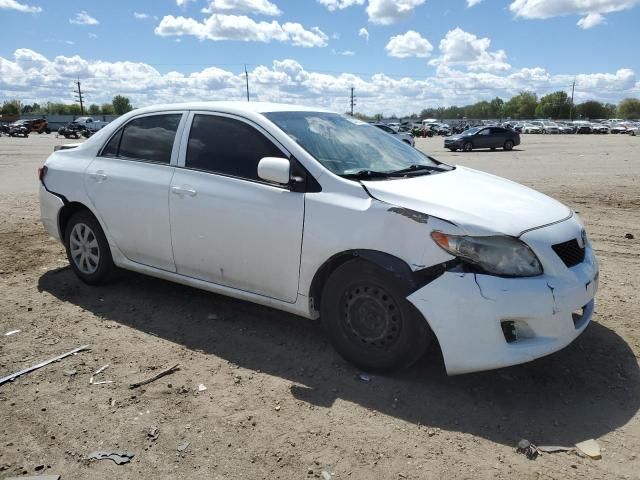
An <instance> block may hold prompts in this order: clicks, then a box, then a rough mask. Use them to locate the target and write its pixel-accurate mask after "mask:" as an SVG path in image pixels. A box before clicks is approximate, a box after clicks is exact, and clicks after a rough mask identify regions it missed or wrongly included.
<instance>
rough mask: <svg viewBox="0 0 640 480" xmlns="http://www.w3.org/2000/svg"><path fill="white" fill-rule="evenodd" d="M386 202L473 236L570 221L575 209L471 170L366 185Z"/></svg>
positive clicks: (522, 230) (516, 233)
mask: <svg viewBox="0 0 640 480" xmlns="http://www.w3.org/2000/svg"><path fill="white" fill-rule="evenodd" d="M362 183H363V185H364V186H365V188H366V189H367V191H368V192H369V194H370V195H371V196H372V197H374V198H376V199H378V200H381V201H383V202H385V203H389V204H392V205H395V206H399V207H403V208H407V209H411V210H415V211H418V212H421V213H424V214H427V215H432V216H435V217H438V218H441V219H443V220H447V221H449V222H453V223H455V224H456V225H458V226H459V227H461V228H463V229H464V230H465V231H466V233H468V234H472V235H485V234H494V233H502V234H505V235H511V236H515V237H517V236H519V235H520V234H521V233H522V232H524V231H525V230H530V229H534V228H538V227H541V226H544V225H548V224H550V223H554V222H558V221H561V220H564V219H566V218H568V217H570V216H571V215H572V212H571V210H570V209H569V208H568V207H567V206H565V205H563V204H561V203H560V202H558V201H557V200H554V199H553V198H551V197H548V196H546V195H544V194H542V193H540V192H537V191H535V190H532V189H530V188H528V187H525V186H523V185H520V184H518V183H515V182H512V181H510V180H506V179H504V178H500V177H496V176H494V175H491V174H488V173H484V172H480V171H477V170H473V169H471V168H467V167H460V166H458V167H456V168H455V170H452V171H450V172H446V173H439V174H433V175H422V176H417V177H409V178H404V179H397V180H382V181H374V180H372V181H363V182H362Z"/></svg>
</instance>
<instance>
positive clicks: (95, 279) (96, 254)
mask: <svg viewBox="0 0 640 480" xmlns="http://www.w3.org/2000/svg"><path fill="white" fill-rule="evenodd" d="M64 239H65V242H64V243H65V247H66V250H67V258H68V259H69V263H70V264H71V268H73V271H74V272H75V274H76V275H77V276H78V277H79V278H80V280H82V281H83V282H85V283H88V284H89V285H99V284H101V283H105V282H106V281H108V280H109V279H111V277H112V276H113V273H114V272H115V266H114V264H113V259H112V258H111V250H110V249H109V243H108V242H107V238H106V237H105V235H104V232H103V231H102V227H100V224H99V223H98V221H97V220H96V219H95V217H94V216H93V215H92V214H91V212H89V211H88V210H81V211H79V212H77V213H75V214H74V215H73V216H72V217H71V219H70V220H69V223H68V224H67V228H66V229H65V236H64Z"/></svg>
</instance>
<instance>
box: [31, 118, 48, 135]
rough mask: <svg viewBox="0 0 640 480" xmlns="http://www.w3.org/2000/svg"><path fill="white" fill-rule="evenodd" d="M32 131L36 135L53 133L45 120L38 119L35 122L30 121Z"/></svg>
mask: <svg viewBox="0 0 640 480" xmlns="http://www.w3.org/2000/svg"><path fill="white" fill-rule="evenodd" d="M30 124H31V131H32V132H36V133H46V134H49V133H51V129H50V128H49V122H47V120H46V119H45V118H37V119H35V120H30Z"/></svg>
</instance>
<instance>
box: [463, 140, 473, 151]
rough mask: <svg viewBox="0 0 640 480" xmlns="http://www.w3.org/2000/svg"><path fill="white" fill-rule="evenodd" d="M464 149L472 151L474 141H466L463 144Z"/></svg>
mask: <svg viewBox="0 0 640 480" xmlns="http://www.w3.org/2000/svg"><path fill="white" fill-rule="evenodd" d="M462 150H464V151H465V152H470V151H471V150H473V143H471V142H464V145H462Z"/></svg>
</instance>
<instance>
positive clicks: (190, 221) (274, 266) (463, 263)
mask: <svg viewBox="0 0 640 480" xmlns="http://www.w3.org/2000/svg"><path fill="white" fill-rule="evenodd" d="M39 172H40V173H39V178H40V182H41V186H40V209H41V217H42V222H43V224H44V226H45V227H46V229H47V230H48V231H49V232H50V234H51V235H53V236H54V237H56V238H58V239H59V240H61V241H62V243H63V244H64V246H65V248H66V252H67V257H68V259H69V262H70V265H71V268H72V269H73V271H74V272H75V274H76V275H77V276H78V277H79V278H80V279H81V280H82V281H84V282H85V283H88V284H100V283H102V282H104V281H106V280H108V279H109V278H111V277H112V274H113V273H114V270H115V268H116V267H119V268H123V269H128V270H133V271H136V272H140V273H144V274H148V275H152V276H155V277H159V278H163V279H166V280H170V281H174V282H177V283H182V284H185V285H190V286H193V287H197V288H201V289H204V290H208V291H211V292H216V293H220V294H223V295H228V296H232V297H235V298H239V299H244V300H248V301H250V302H254V303H258V304H262V305H267V306H270V307H273V308H277V309H280V310H284V311H287V312H291V313H293V314H296V315H299V316H302V317H307V318H318V317H319V318H320V320H321V322H322V324H323V325H324V327H325V329H326V331H327V332H328V337H329V339H330V340H331V342H332V344H333V345H334V346H335V348H336V349H337V351H338V352H340V353H341V354H342V355H343V356H344V357H345V358H346V359H348V360H349V361H351V362H353V363H355V364H356V365H358V366H359V368H362V369H364V370H365V371H389V370H394V369H397V368H400V367H403V366H406V365H410V364H412V363H413V362H415V361H416V360H417V359H418V358H420V357H421V356H422V355H423V354H424V353H425V351H426V350H427V349H428V348H429V346H430V344H431V343H432V342H430V339H432V338H434V339H435V340H437V342H438V344H439V347H440V349H441V351H442V354H443V357H444V363H445V365H446V369H447V372H448V373H449V374H459V373H465V372H471V371H478V370H486V369H492V368H498V367H503V366H507V365H513V364H517V363H523V362H528V361H530V360H533V359H534V358H538V357H541V356H544V355H548V354H550V353H552V352H554V351H557V350H560V349H562V348H564V347H565V346H567V345H568V344H569V343H571V342H572V341H573V340H574V339H575V338H576V337H578V336H579V335H580V334H581V333H582V332H583V331H584V329H585V328H586V327H587V324H588V323H589V322H590V320H591V317H592V314H593V310H594V296H595V293H596V290H597V287H598V264H597V261H596V258H595V256H594V252H593V249H592V247H591V244H590V243H589V241H588V239H587V236H586V234H585V230H584V227H583V225H582V222H581V221H580V219H579V218H578V216H577V215H576V214H575V213H574V212H573V211H572V210H571V209H570V208H568V207H566V206H565V205H563V204H561V203H559V202H557V201H556V200H553V199H552V198H550V197H547V196H545V195H543V194H541V193H538V192H536V191H534V190H532V189H529V188H527V187H524V186H521V185H518V184H516V183H514V182H512V181H509V180H504V179H501V178H499V177H496V176H493V175H488V174H486V173H484V172H478V171H476V170H473V169H470V168H466V167H461V166H450V165H446V164H444V163H442V162H440V161H438V160H435V159H433V158H431V157H429V156H427V155H425V154H423V153H421V152H419V151H418V150H416V149H414V148H411V147H409V146H408V145H406V144H404V143H402V142H398V141H396V140H395V139H393V138H392V137H391V136H389V135H388V134H387V133H385V132H382V131H381V130H380V129H378V128H375V127H373V126H371V125H368V124H366V123H364V122H358V121H354V120H353V119H352V118H349V117H346V116H343V115H339V114H336V113H331V112H328V111H319V110H317V109H310V108H309V109H308V108H303V107H299V106H291V105H276V104H265V103H260V102H213V103H207V102H194V103H187V104H177V105H170V106H162V107H149V108H145V109H140V110H135V111H132V112H129V113H128V114H126V115H123V116H122V117H120V118H119V119H117V120H115V121H114V122H112V123H111V124H110V125H108V126H107V127H105V128H104V129H102V130H101V131H100V132H98V133H96V134H95V135H93V136H92V137H91V138H89V139H88V140H86V141H85V142H83V143H82V144H79V145H78V146H77V147H75V148H67V149H64V150H58V151H55V152H53V153H52V154H51V155H50V156H49V158H48V159H47V160H46V162H45V164H44V166H43V167H42V168H41V169H40V171H39ZM269 321H271V320H269ZM274 328H277V326H274ZM265 361H266V360H265ZM585 361H586V359H585Z"/></svg>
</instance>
